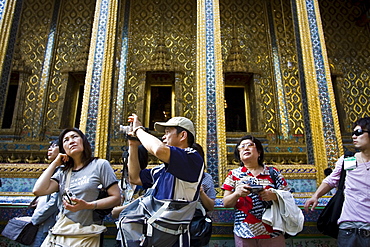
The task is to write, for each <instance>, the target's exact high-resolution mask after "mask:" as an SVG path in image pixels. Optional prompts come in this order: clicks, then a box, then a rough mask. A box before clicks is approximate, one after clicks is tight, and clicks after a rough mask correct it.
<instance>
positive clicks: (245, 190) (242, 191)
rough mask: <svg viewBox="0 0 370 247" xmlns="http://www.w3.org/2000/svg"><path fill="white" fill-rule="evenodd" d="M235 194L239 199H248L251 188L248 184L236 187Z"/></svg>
mask: <svg viewBox="0 0 370 247" xmlns="http://www.w3.org/2000/svg"><path fill="white" fill-rule="evenodd" d="M234 193H236V194H238V195H239V197H246V196H248V195H249V194H250V193H251V191H250V186H249V185H247V184H240V185H238V186H237V187H236V189H235V192H234Z"/></svg>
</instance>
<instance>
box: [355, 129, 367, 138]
mask: <svg viewBox="0 0 370 247" xmlns="http://www.w3.org/2000/svg"><path fill="white" fill-rule="evenodd" d="M365 132H367V133H369V131H367V130H362V129H357V130H355V131H353V132H352V135H355V136H360V135H362V134H363V133H365Z"/></svg>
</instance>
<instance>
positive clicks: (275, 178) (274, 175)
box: [269, 166, 277, 185]
mask: <svg viewBox="0 0 370 247" xmlns="http://www.w3.org/2000/svg"><path fill="white" fill-rule="evenodd" d="M269 173H270V177H271V178H272V181H273V182H274V185H276V181H277V176H276V174H275V172H274V168H273V167H272V166H269Z"/></svg>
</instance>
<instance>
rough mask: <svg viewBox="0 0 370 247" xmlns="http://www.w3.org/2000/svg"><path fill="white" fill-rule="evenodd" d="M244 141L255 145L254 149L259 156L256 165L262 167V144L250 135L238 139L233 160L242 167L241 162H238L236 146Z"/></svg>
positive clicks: (238, 155) (238, 156) (263, 153)
mask: <svg viewBox="0 0 370 247" xmlns="http://www.w3.org/2000/svg"><path fill="white" fill-rule="evenodd" d="M244 140H251V141H252V142H253V143H254V144H256V149H257V151H258V153H259V154H260V156H259V157H258V165H260V166H263V159H264V155H265V152H264V151H263V146H262V143H261V141H260V140H258V139H257V138H255V137H254V136H251V135H246V136H243V137H242V138H240V139H239V141H238V143H237V144H236V146H235V149H234V158H235V159H236V160H237V161H239V162H240V166H244V164H243V162H241V160H240V154H239V150H238V146H239V145H240V143H241V142H242V141H244Z"/></svg>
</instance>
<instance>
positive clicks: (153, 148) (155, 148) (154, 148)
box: [129, 114, 171, 163]
mask: <svg viewBox="0 0 370 247" xmlns="http://www.w3.org/2000/svg"><path fill="white" fill-rule="evenodd" d="M129 122H132V126H133V130H134V131H133V133H132V134H134V135H136V137H137V138H138V139H139V140H140V142H141V144H142V145H143V146H144V147H145V148H146V150H148V152H149V153H151V154H152V155H154V156H155V157H157V158H158V159H160V160H162V161H163V162H165V163H168V162H169V161H170V154H171V151H170V148H169V147H168V146H167V145H165V144H164V143H163V142H162V141H161V140H159V139H158V138H157V137H155V136H153V135H151V134H149V133H148V132H146V131H144V130H143V129H142V128H140V127H142V124H141V122H140V121H139V119H138V116H137V115H136V114H132V116H130V117H129Z"/></svg>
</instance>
